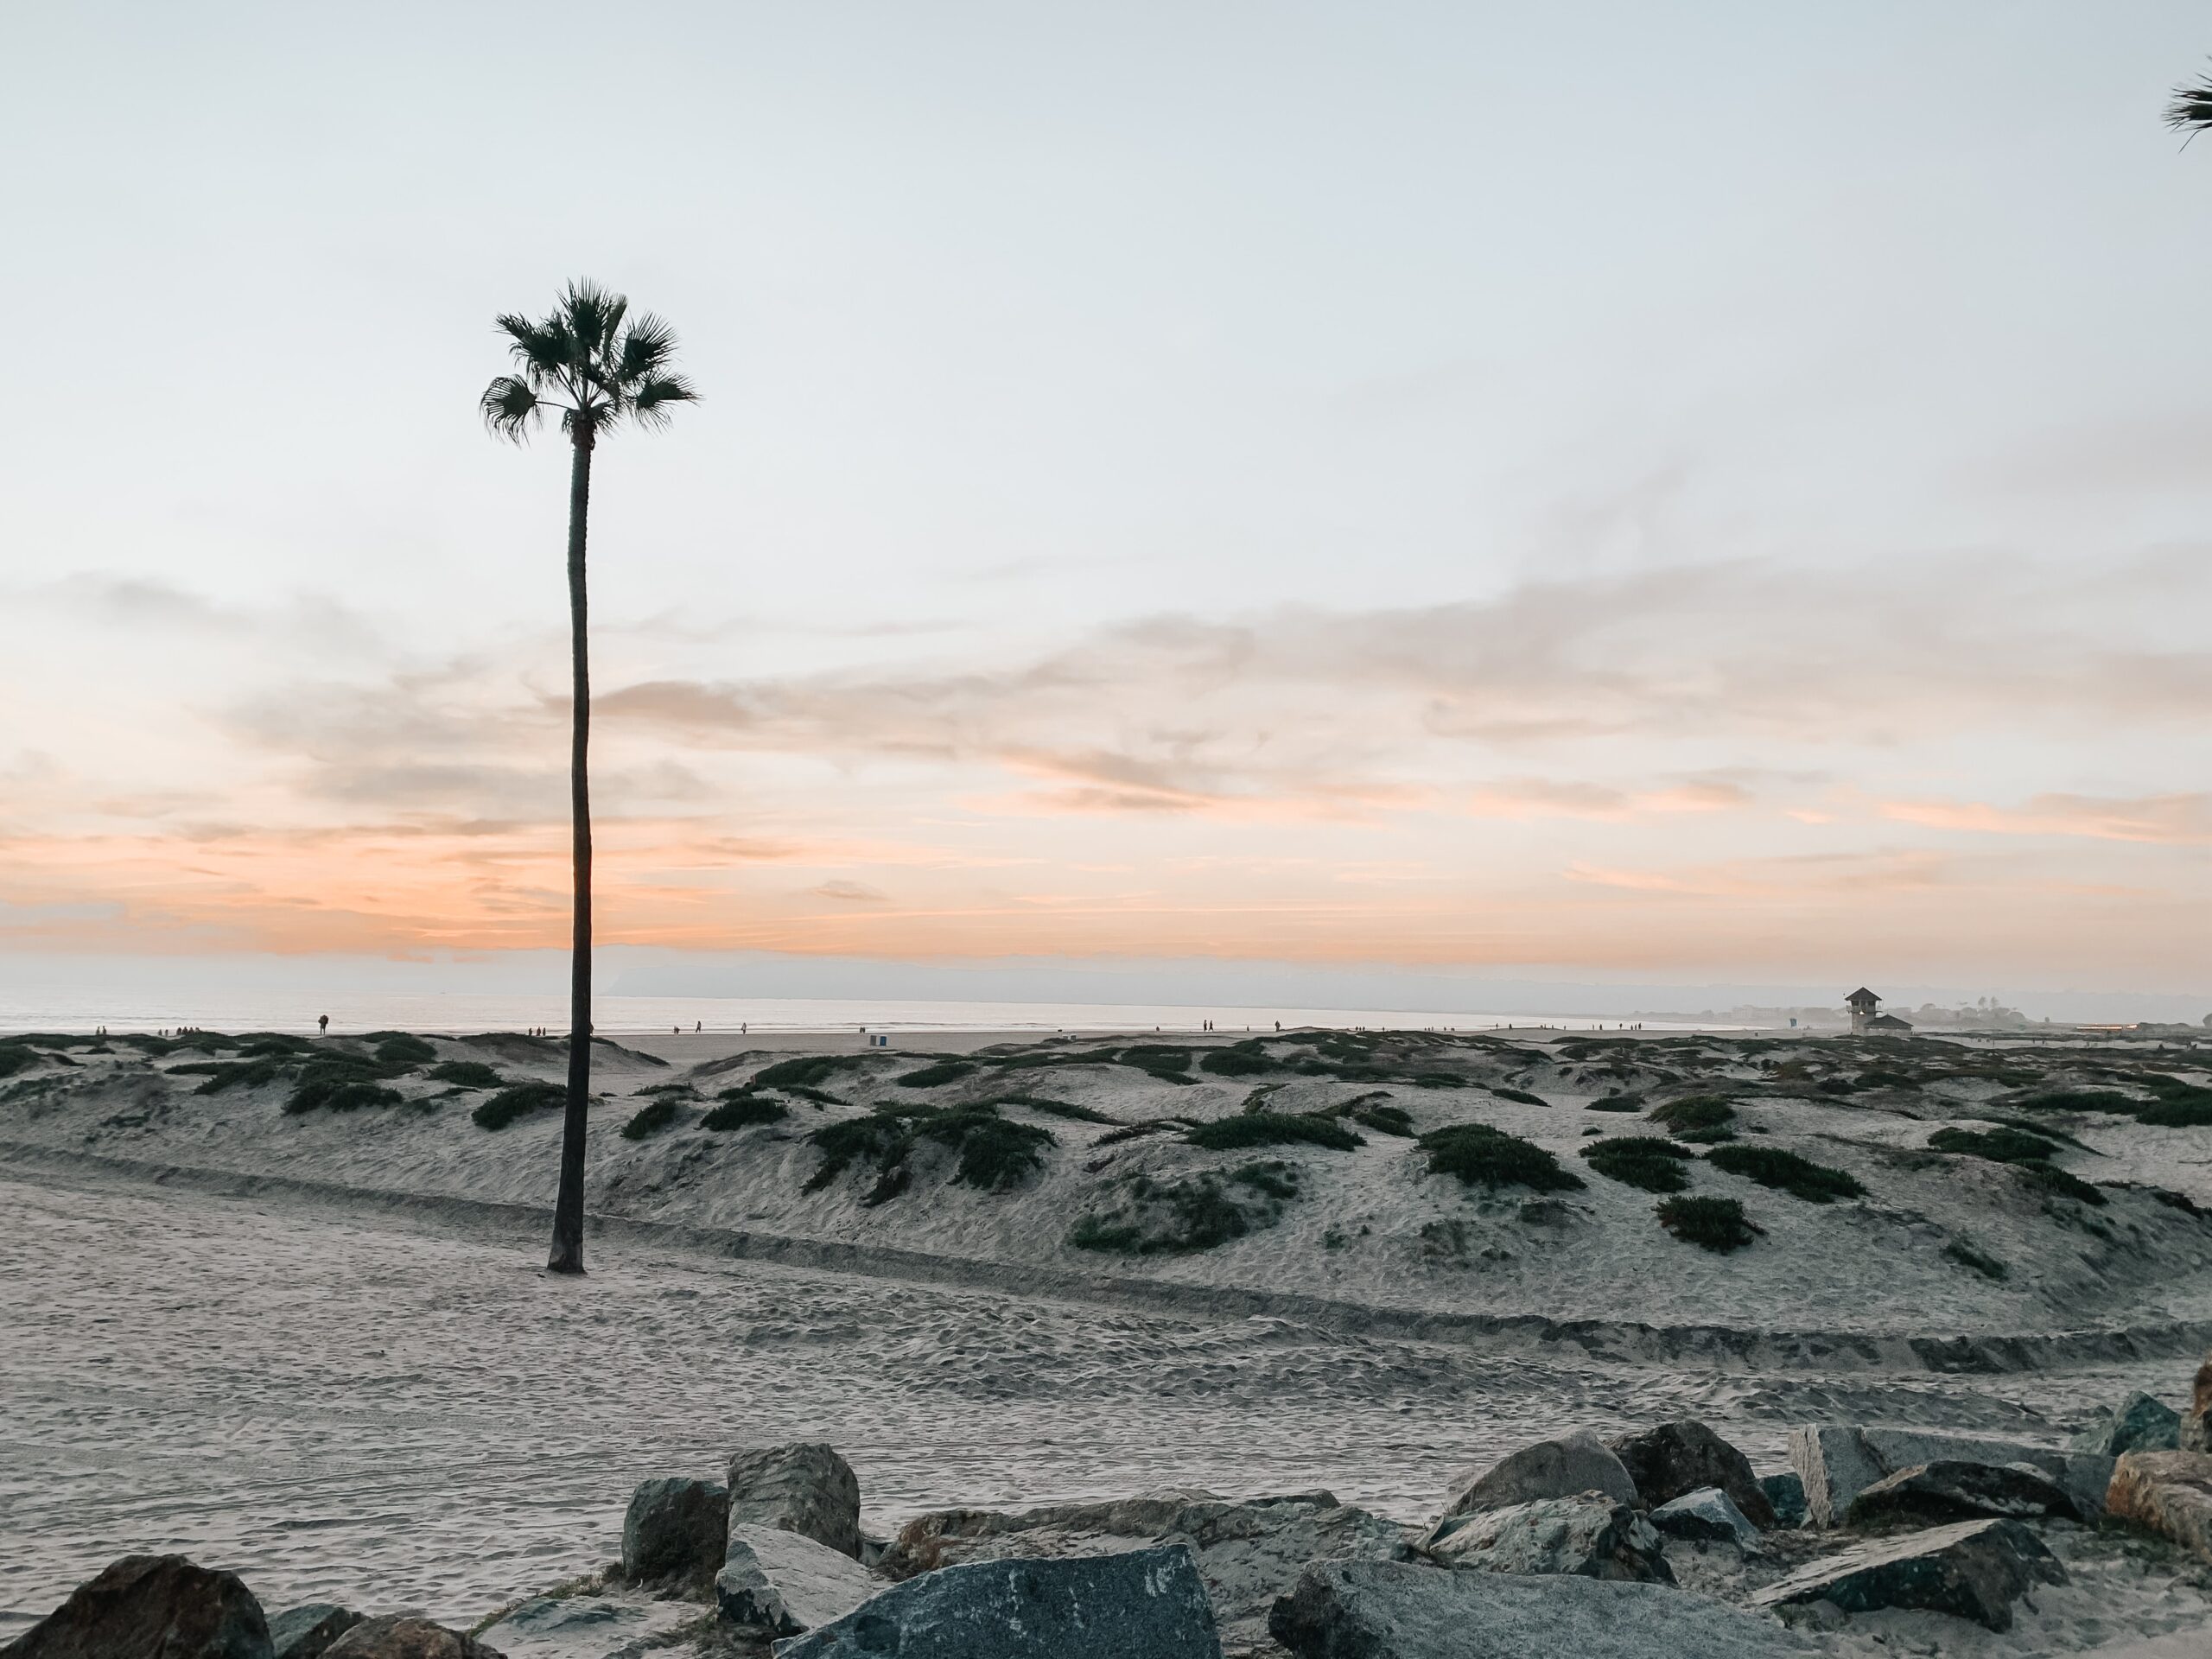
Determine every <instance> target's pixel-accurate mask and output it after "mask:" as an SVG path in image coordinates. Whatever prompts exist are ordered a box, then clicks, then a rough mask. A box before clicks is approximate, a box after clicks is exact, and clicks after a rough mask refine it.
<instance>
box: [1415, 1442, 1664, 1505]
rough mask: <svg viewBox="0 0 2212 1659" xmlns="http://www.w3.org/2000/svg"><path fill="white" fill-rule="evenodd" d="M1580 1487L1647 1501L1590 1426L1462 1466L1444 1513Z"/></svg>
mask: <svg viewBox="0 0 2212 1659" xmlns="http://www.w3.org/2000/svg"><path fill="white" fill-rule="evenodd" d="M1581 1492H1602V1493H1604V1494H1605V1496H1606V1497H1610V1498H1611V1499H1612V1500H1613V1502H1614V1503H1640V1502H1641V1501H1642V1500H1641V1498H1640V1497H1638V1495H1637V1489H1636V1482H1635V1480H1634V1479H1633V1478H1631V1477H1630V1474H1629V1471H1628V1468H1627V1465H1624V1464H1623V1463H1622V1462H1621V1460H1620V1459H1618V1457H1616V1456H1615V1455H1614V1454H1613V1453H1612V1452H1611V1450H1609V1449H1608V1448H1607V1447H1606V1446H1605V1444H1604V1443H1603V1442H1602V1441H1600V1440H1599V1439H1598V1437H1597V1436H1596V1435H1595V1434H1592V1433H1590V1431H1589V1430H1587V1429H1578V1430H1576V1431H1575V1432H1574V1433H1572V1434H1567V1435H1564V1436H1562V1437H1561V1438H1560V1439H1558V1440H1539V1441H1537V1442H1536V1443H1535V1445H1534V1446H1522V1448H1521V1449H1520V1450H1519V1451H1518V1452H1512V1453H1510V1454H1509V1455H1508V1456H1506V1457H1503V1458H1501V1459H1498V1460H1497V1462H1496V1463H1493V1464H1491V1465H1490V1466H1489V1467H1488V1468H1487V1469H1479V1470H1477V1469H1469V1470H1465V1471H1462V1472H1461V1473H1460V1474H1459V1476H1458V1477H1457V1478H1454V1479H1453V1481H1452V1485H1451V1488H1450V1490H1449V1491H1446V1493H1445V1495H1444V1514H1443V1516H1442V1519H1444V1520H1446V1521H1448V1520H1450V1519H1451V1518H1452V1516H1459V1515H1472V1514H1473V1513H1474V1512H1475V1511H1476V1510H1503V1509H1506V1508H1509V1507H1510V1506H1511V1505H1513V1504H1516V1503H1532V1502H1534V1501H1535V1500H1536V1499H1538V1498H1543V1497H1574V1496H1576V1495H1577V1494H1578V1493H1581Z"/></svg>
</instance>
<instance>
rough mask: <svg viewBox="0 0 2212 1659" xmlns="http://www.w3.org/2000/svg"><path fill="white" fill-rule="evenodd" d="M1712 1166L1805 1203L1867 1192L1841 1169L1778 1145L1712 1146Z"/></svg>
mask: <svg viewBox="0 0 2212 1659" xmlns="http://www.w3.org/2000/svg"><path fill="white" fill-rule="evenodd" d="M1706 1161H1707V1163H1709V1164H1711V1165H1712V1166H1713V1167H1714V1168H1715V1169H1722V1170H1726V1171H1727V1172H1728V1173H1730V1174H1731V1175H1741V1176H1742V1177H1744V1179H1746V1180H1751V1181H1757V1182H1758V1184H1759V1185H1761V1186H1767V1187H1772V1188H1774V1189H1775V1190H1776V1191H1777V1192H1787V1193H1789V1196H1790V1197H1791V1198H1802V1199H1803V1200H1804V1201H1805V1202H1806V1203H1808V1204H1828V1203H1831V1202H1833V1201H1834V1200H1835V1199H1837V1198H1863V1197H1865V1196H1866V1188H1865V1187H1863V1186H1861V1185H1859V1182H1858V1181H1857V1180H1856V1179H1854V1178H1853V1177H1852V1176H1851V1175H1849V1174H1847V1173H1845V1172H1844V1171H1842V1170H1840V1169H1831V1168H1829V1167H1828V1166H1827V1165H1826V1164H1816V1163H1815V1162H1813V1161H1812V1160H1810V1159H1809V1158H1801V1157H1799V1156H1798V1155H1797V1154H1796V1153H1794V1152H1784V1151H1783V1150H1782V1148H1781V1147H1714V1148H1713V1150H1712V1151H1711V1152H1709V1153H1707V1154H1706Z"/></svg>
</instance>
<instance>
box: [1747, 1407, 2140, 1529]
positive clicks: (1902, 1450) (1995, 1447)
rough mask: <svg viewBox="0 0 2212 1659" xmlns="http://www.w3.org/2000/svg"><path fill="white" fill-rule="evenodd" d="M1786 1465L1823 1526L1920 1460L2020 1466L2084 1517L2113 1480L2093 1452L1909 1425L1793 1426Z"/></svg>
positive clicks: (2107, 1465) (2099, 1503)
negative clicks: (2035, 1472)
mask: <svg viewBox="0 0 2212 1659" xmlns="http://www.w3.org/2000/svg"><path fill="white" fill-rule="evenodd" d="M1789 1462H1790V1465H1791V1467H1792V1468H1794V1469H1795V1470H1796V1472H1797V1475H1798V1477H1799V1478H1801V1479H1802V1481H1803V1482H1804V1483H1805V1506H1806V1510H1807V1511H1808V1514H1809V1516H1810V1517H1811V1519H1812V1522H1813V1523H1814V1524H1815V1526H1822V1527H1834V1526H1840V1525H1841V1524H1842V1523H1843V1517H1844V1516H1845V1515H1846V1514H1847V1513H1848V1512H1849V1510H1850V1509H1851V1502H1852V1500H1853V1498H1855V1497H1858V1496H1859V1493H1861V1492H1863V1491H1866V1489H1867V1488H1868V1487H1869V1486H1872V1484H1874V1483H1875V1482H1876V1481H1878V1480H1882V1479H1885V1478H1887V1477H1889V1476H1891V1475H1893V1474H1896V1473H1897V1471H1899V1470H1901V1469H1910V1468H1914V1467H1916V1466H1917V1465H1921V1464H1927V1463H1986V1464H1991V1465H1996V1466H1999V1467H2002V1466H2003V1465H2006V1464H2012V1463H2024V1464H2027V1465H2031V1467H2033V1468H2037V1469H2040V1470H2041V1471H2043V1472H2044V1474H2046V1475H2048V1476H2049V1477H2050V1478H2051V1479H2052V1480H2054V1481H2056V1483H2057V1484H2059V1485H2060V1486H2062V1487H2063V1488H2064V1489H2065V1491H2066V1495H2067V1497H2069V1498H2071V1499H2072V1500H2073V1501H2074V1507H2075V1510H2078V1511H2079V1512H2080V1513H2081V1514H2082V1516H2084V1517H2094V1516H2095V1515H2096V1514H2097V1513H2098V1512H2099V1511H2100V1510H2102V1509H2103V1508H2104V1491H2105V1487H2106V1485H2107V1483H2109V1481H2110V1480H2111V1478H2112V1465H2111V1460H2110V1459H2107V1458H2104V1457H2101V1456H2099V1455H2097V1454H2096V1453H2094V1452H2053V1451H2050V1450H2049V1449H2047V1448H2045V1447H2044V1446H2028V1445H2025V1444H2024V1443H2023V1442H2021V1441H2018V1440H1980V1439H1977V1438H1974V1437H1973V1436H1969V1435H1963V1434H1931V1433H1926V1432H1925V1431H1923V1430H1920V1429H1910V1428H1872V1427H1869V1428H1856V1427H1834V1426H1825V1425H1824V1426H1821V1427H1799V1428H1793V1429H1791V1430H1790V1431H1789Z"/></svg>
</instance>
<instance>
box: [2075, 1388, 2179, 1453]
mask: <svg viewBox="0 0 2212 1659" xmlns="http://www.w3.org/2000/svg"><path fill="white" fill-rule="evenodd" d="M2180 1431H2181V1414H2180V1413H2179V1412H2177V1411H2176V1410H2175V1409H2174V1408H2172V1407H2171V1406H2169V1405H2164V1404H2162V1403H2161V1402H2158V1401H2156V1400H2153V1399H2152V1397H2151V1396H2150V1395H2147V1394H2143V1393H2135V1394H2131V1395H2128V1396H2127V1398H2126V1399H2125V1400H2123V1401H2121V1402H2120V1404H2119V1405H2118V1406H2117V1407H2116V1408H2113V1410H2111V1411H2108V1412H2107V1413H2106V1414H2104V1416H2103V1418H2102V1419H2101V1421H2099V1422H2097V1423H2096V1424H2095V1425H2094V1427H2089V1428H2086V1429H2084V1430H2082V1433H2079V1434H2076V1435H2075V1437H2074V1438H2073V1439H2072V1440H2069V1441H2068V1442H2067V1446H2068V1447H2069V1449H2070V1450H2072V1451H2075V1452H2096V1453H2099V1454H2101V1456H2104V1457H2107V1458H2116V1457H2118V1456H2119V1455H2120V1453H2121V1452H2171V1451H2172V1450H2173V1449H2174V1448H2175V1447H2177V1446H2179V1445H2180V1444H2181V1440H2180V1438H2179V1436H2180Z"/></svg>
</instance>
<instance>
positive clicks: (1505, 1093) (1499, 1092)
mask: <svg viewBox="0 0 2212 1659" xmlns="http://www.w3.org/2000/svg"><path fill="white" fill-rule="evenodd" d="M1484 1087H1485V1088H1487V1089H1488V1090H1490V1091H1491V1093H1492V1094H1493V1095H1496V1096H1497V1097H1498V1098H1499V1099H1500V1100H1517V1101H1519V1102H1520V1103H1522V1105H1523V1106H1548V1105H1550V1104H1551V1102H1549V1101H1548V1100H1546V1099H1545V1098H1544V1097H1543V1096H1541V1095H1532V1094H1530V1093H1529V1091H1528V1090H1526V1089H1509V1088H1507V1087H1506V1086H1505V1085H1504V1084H1502V1083H1492V1084H1484Z"/></svg>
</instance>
